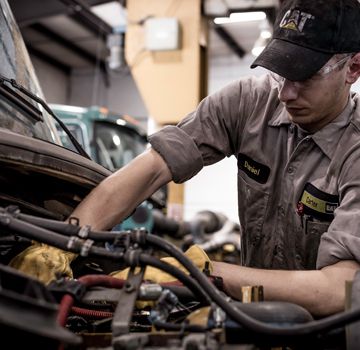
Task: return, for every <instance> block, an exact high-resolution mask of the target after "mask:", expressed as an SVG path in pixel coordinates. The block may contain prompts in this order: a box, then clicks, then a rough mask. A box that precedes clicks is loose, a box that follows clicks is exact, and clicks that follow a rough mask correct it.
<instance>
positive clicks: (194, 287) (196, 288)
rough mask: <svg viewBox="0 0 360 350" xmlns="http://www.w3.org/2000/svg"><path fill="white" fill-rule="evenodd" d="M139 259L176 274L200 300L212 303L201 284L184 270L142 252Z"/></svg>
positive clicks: (146, 263)
mask: <svg viewBox="0 0 360 350" xmlns="http://www.w3.org/2000/svg"><path fill="white" fill-rule="evenodd" d="M139 260H140V262H141V263H142V264H145V265H150V266H153V267H156V268H158V269H160V270H162V271H165V272H167V273H168V274H170V275H172V276H174V277H175V278H176V279H178V280H179V281H180V282H182V284H183V285H184V286H186V287H188V288H189V289H190V290H191V291H192V292H193V293H195V294H196V295H197V296H198V297H199V298H200V301H201V302H202V303H203V302H204V301H206V303H207V304H210V303H211V299H210V298H209V297H208V295H207V294H206V293H205V292H204V290H203V289H202V288H201V286H200V285H199V284H198V283H197V282H196V280H194V279H193V278H191V277H190V276H188V275H187V274H185V273H184V272H182V271H181V270H180V269H179V268H177V267H175V266H173V265H170V264H168V263H167V262H165V261H162V260H159V259H157V258H154V257H153V256H151V255H148V254H140V256H139Z"/></svg>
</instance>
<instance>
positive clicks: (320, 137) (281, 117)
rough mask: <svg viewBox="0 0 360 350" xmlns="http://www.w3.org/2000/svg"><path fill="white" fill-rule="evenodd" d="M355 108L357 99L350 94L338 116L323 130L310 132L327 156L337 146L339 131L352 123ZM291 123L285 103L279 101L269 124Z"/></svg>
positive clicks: (332, 152) (329, 155)
mask: <svg viewBox="0 0 360 350" xmlns="http://www.w3.org/2000/svg"><path fill="white" fill-rule="evenodd" d="M354 108H355V101H354V98H353V96H350V98H349V101H348V103H347V105H346V107H345V108H344V110H343V111H342V112H341V113H340V114H339V116H338V117H336V118H335V119H334V120H333V121H332V122H330V123H329V124H327V125H326V126H324V127H323V128H322V129H321V130H319V131H317V132H316V133H314V134H309V136H310V137H311V138H312V139H313V140H314V142H315V143H316V144H317V145H318V146H319V147H320V148H321V150H322V151H323V152H324V153H325V154H326V156H327V157H329V158H332V156H333V154H334V152H335V149H336V147H337V144H338V141H339V139H340V137H341V135H342V133H341V132H339V131H340V130H341V129H343V128H344V127H345V126H347V125H348V124H349V123H350V119H351V116H352V113H353V110H354ZM291 124H292V123H291V121H290V119H289V114H288V112H287V111H286V109H285V107H284V105H283V104H282V103H279V105H278V106H277V108H276V110H275V112H274V114H273V117H272V118H271V119H270V120H269V122H268V125H270V126H281V125H289V126H290V125H291Z"/></svg>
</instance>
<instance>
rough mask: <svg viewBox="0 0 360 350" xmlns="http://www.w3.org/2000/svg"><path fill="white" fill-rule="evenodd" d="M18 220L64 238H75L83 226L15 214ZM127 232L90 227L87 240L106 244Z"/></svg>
mask: <svg viewBox="0 0 360 350" xmlns="http://www.w3.org/2000/svg"><path fill="white" fill-rule="evenodd" d="M16 217H18V218H19V219H20V220H23V221H26V222H28V223H31V224H34V225H38V226H40V227H42V228H45V229H48V230H52V231H56V232H58V233H61V234H63V235H66V236H76V235H78V234H79V231H80V230H81V229H82V228H84V226H78V225H74V224H71V223H67V222H63V221H56V220H51V219H45V218H40V217H36V216H32V215H28V214H17V215H16ZM128 234H129V232H127V231H116V232H109V231H91V227H89V231H88V236H87V238H89V239H92V240H94V241H97V242H106V241H114V240H115V239H118V238H119V237H121V235H128Z"/></svg>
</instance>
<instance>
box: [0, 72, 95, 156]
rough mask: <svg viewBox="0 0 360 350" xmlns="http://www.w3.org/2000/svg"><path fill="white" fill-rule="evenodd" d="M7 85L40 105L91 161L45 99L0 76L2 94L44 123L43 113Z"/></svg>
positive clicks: (77, 148)
mask: <svg viewBox="0 0 360 350" xmlns="http://www.w3.org/2000/svg"><path fill="white" fill-rule="evenodd" d="M6 83H8V84H10V85H11V86H12V87H13V88H15V89H16V90H19V91H20V92H22V93H23V94H24V95H26V96H28V97H29V98H30V99H32V100H34V101H35V102H37V103H39V104H40V105H41V106H42V107H43V108H44V109H45V110H46V111H47V112H48V113H49V114H50V115H51V116H52V117H53V118H54V119H55V120H56V121H57V122H58V123H59V125H60V126H61V127H62V128H63V130H64V131H65V133H66V135H67V136H68V137H69V139H70V140H71V142H72V143H73V145H74V146H75V148H76V150H77V151H78V152H79V154H81V155H82V156H84V157H86V158H88V159H91V158H90V156H89V155H88V154H87V153H86V151H85V150H84V149H83V147H82V146H81V145H80V143H79V142H78V140H77V139H76V138H75V137H74V136H73V134H72V133H71V132H70V130H69V129H68V128H67V127H66V125H65V124H64V123H63V122H62V121H61V119H60V118H58V117H57V116H56V114H55V113H54V112H53V111H52V110H51V108H50V107H49V106H48V105H47V103H46V102H45V101H44V100H43V99H41V98H40V97H38V96H36V95H35V94H33V93H32V92H30V91H29V90H28V89H26V88H24V87H23V86H22V85H20V84H18V83H17V82H16V80H15V79H9V78H6V77H4V76H2V75H1V74H0V93H1V94H3V95H4V96H5V97H6V98H7V99H8V100H10V101H12V102H13V103H16V104H18V105H19V106H20V107H21V108H23V109H24V110H25V112H27V113H28V114H29V115H30V116H31V117H33V118H34V119H35V120H36V121H44V118H43V116H42V113H41V111H40V110H39V109H37V108H36V107H35V106H33V105H32V104H31V103H29V102H28V101H26V99H24V98H23V97H22V96H21V95H19V94H17V93H16V92H15V91H14V90H12V89H10V88H9V87H8V86H7V85H5V84H6Z"/></svg>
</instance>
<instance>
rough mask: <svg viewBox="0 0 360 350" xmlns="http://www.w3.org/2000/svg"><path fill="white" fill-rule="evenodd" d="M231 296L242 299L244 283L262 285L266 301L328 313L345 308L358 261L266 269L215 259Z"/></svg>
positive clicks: (317, 312)
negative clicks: (348, 284) (298, 268)
mask: <svg viewBox="0 0 360 350" xmlns="http://www.w3.org/2000/svg"><path fill="white" fill-rule="evenodd" d="M213 263H214V264H213V265H214V272H213V274H214V275H216V276H221V277H222V278H223V280H224V286H225V289H226V291H227V293H228V294H229V295H231V296H232V297H234V298H238V299H240V298H241V286H248V285H251V286H255V285H257V286H258V285H262V286H263V287H264V297H265V300H274V301H275V300H277V301H288V302H292V303H295V304H298V305H301V306H303V307H305V308H306V309H308V310H309V311H310V312H311V313H312V314H313V315H316V316H326V315H329V314H333V313H336V312H339V311H342V310H343V309H344V301H345V281H346V280H352V279H353V278H354V274H355V272H356V270H357V269H359V268H360V266H359V264H357V263H356V262H354V261H341V262H339V263H337V264H334V265H332V266H328V267H325V268H323V269H322V270H311V271H285V270H265V269H255V268H248V267H243V266H237V265H231V264H226V263H222V262H213Z"/></svg>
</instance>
